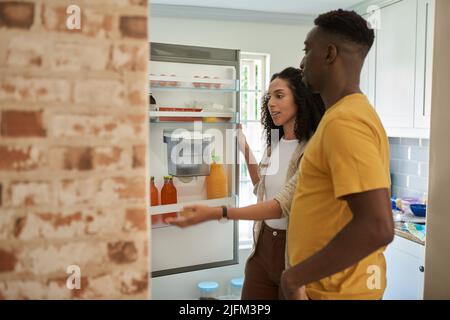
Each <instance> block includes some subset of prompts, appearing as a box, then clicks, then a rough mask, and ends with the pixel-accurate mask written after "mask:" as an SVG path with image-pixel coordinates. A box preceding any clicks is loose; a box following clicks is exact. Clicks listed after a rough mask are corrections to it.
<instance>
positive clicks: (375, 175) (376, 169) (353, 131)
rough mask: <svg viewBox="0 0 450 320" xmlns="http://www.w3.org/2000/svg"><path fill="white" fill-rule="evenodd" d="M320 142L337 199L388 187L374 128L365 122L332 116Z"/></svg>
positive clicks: (387, 172) (387, 173) (386, 174)
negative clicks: (332, 118)
mask: <svg viewBox="0 0 450 320" xmlns="http://www.w3.org/2000/svg"><path fill="white" fill-rule="evenodd" d="M322 143H323V145H322V147H323V150H324V156H325V161H326V164H327V165H328V168H329V170H330V173H331V179H332V183H333V188H334V195H335V197H336V198H340V197H342V196H345V195H349V194H353V193H361V192H365V191H369V190H375V189H383V188H389V187H390V182H389V171H388V170H386V167H385V166H386V164H385V165H383V160H382V156H381V154H380V150H379V147H378V146H377V138H376V136H375V130H372V129H371V127H370V126H369V125H368V124H366V123H363V122H361V121H358V120H356V119H334V120H332V121H331V122H330V123H328V124H327V126H326V128H325V130H324V133H323V141H322Z"/></svg>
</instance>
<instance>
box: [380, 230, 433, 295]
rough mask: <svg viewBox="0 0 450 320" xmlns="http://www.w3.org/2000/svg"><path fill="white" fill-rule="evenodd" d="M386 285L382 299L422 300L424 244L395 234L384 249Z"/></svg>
mask: <svg viewBox="0 0 450 320" xmlns="http://www.w3.org/2000/svg"><path fill="white" fill-rule="evenodd" d="M384 254H385V257H386V265H387V287H386V291H385V293H384V297H383V299H384V300H422V299H423V283H424V263H425V246H423V245H421V244H418V243H415V242H413V241H410V240H407V239H405V238H402V237H399V236H395V238H394V241H393V242H392V243H391V244H390V245H389V246H388V248H387V249H386V251H385V253H384Z"/></svg>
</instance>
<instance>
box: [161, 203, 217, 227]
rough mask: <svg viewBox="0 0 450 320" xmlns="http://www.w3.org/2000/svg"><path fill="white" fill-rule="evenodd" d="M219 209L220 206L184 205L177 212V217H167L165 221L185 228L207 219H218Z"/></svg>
mask: <svg viewBox="0 0 450 320" xmlns="http://www.w3.org/2000/svg"><path fill="white" fill-rule="evenodd" d="M221 210H222V209H221V208H214V207H208V206H204V205H192V206H186V207H184V208H183V210H182V211H181V212H180V213H179V216H178V217H176V218H174V217H170V218H167V219H166V220H165V222H166V223H168V224H172V225H175V226H177V227H180V228H185V227H189V226H192V225H196V224H199V223H202V222H205V221H208V220H216V219H217V220H218V219H220V217H221V214H222V211H221Z"/></svg>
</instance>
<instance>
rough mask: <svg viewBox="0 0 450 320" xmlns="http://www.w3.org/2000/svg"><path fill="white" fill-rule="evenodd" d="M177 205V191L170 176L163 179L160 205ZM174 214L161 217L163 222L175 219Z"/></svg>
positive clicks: (175, 214)
mask: <svg viewBox="0 0 450 320" xmlns="http://www.w3.org/2000/svg"><path fill="white" fill-rule="evenodd" d="M175 203H177V189H176V188H175V186H174V184H173V179H172V177H171V176H165V177H164V186H163V187H162V189H161V204H162V205H165V204H175ZM176 216H177V213H176V212H169V213H165V214H163V216H162V219H163V221H165V220H166V219H167V218H169V217H176Z"/></svg>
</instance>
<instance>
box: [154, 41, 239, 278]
mask: <svg viewBox="0 0 450 320" xmlns="http://www.w3.org/2000/svg"><path fill="white" fill-rule="evenodd" d="M150 60H151V63H150V75H149V84H150V92H151V93H152V96H153V97H154V99H155V100H156V107H155V106H152V107H151V109H150V111H149V112H150V129H149V130H150V132H149V135H150V147H149V152H150V155H149V156H150V176H153V177H154V181H155V185H156V187H157V188H158V191H159V205H158V206H151V207H150V210H149V212H150V215H151V216H152V219H151V220H152V230H151V239H152V260H151V261H152V276H153V277H156V276H164V275H169V274H175V273H180V272H189V271H194V270H200V269H206V268H212V267H219V266H224V265H230V264H234V263H237V262H238V261H237V260H238V258H237V241H238V239H237V236H238V232H237V222H233V221H228V222H226V223H219V222H218V221H210V222H207V223H203V224H200V225H196V226H193V227H189V228H185V229H180V228H177V227H174V226H169V225H167V224H165V223H164V222H163V220H164V219H163V218H164V215H165V214H168V213H177V214H179V211H180V210H181V209H182V208H183V207H184V206H185V205H187V204H193V203H197V204H205V205H210V206H221V205H226V206H229V207H234V206H236V204H237V203H238V202H237V194H238V182H239V177H238V174H239V166H238V163H237V159H238V153H237V139H236V137H235V134H236V125H237V122H238V120H239V79H238V78H239V51H238V50H228V49H214V48H202V47H191V46H180V45H171V44H160V43H151V57H150ZM180 133H181V134H180ZM186 133H187V134H188V135H189V136H192V137H193V136H196V137H197V136H198V137H210V138H209V139H212V142H211V143H210V145H208V148H204V146H205V144H204V145H203V149H202V145H201V143H200V150H197V151H196V149H195V147H193V148H192V149H189V150H190V151H189V150H187V151H186V150H184V154H183V156H184V157H187V158H189V157H191V156H192V159H194V158H195V161H197V160H199V159H200V161H203V165H204V164H205V161H211V159H210V158H212V156H213V155H214V156H215V160H216V162H217V163H220V164H223V168H224V169H225V173H226V177H227V185H228V190H227V195H226V196H223V197H220V198H213V199H208V197H207V182H206V176H205V175H197V174H198V173H200V171H197V172H196V170H195V168H194V169H192V168H191V167H189V166H187V167H186V166H185V167H184V168H182V169H180V170H179V171H177V172H176V173H175V174H173V173H174V172H173V166H174V165H173V164H172V175H173V176H174V177H173V183H174V185H175V188H176V191H177V203H176V204H169V205H167V204H166V205H161V189H162V186H163V184H164V176H167V175H169V174H171V172H170V171H171V169H170V166H169V161H171V163H175V161H173V159H174V156H173V155H174V154H175V155H178V153H177V152H178V151H177V152H175V153H174V152H173V151H172V152H170V154H168V150H169V145H168V143H167V141H165V139H169V140H170V139H175V138H176V137H185V136H186ZM194 133H195V135H194ZM185 141H186V140H185ZM177 150H178V149H177ZM168 155H169V156H170V157H168ZM217 157H218V158H217ZM208 158H209V159H208ZM170 159H172V160H170ZM183 159H184V158H183ZM196 163H197V162H196ZM180 167H181V166H180ZM194 167H195V166H194ZM177 168H178V167H177ZM203 168H204V167H203ZM207 168H208V171H209V163H208V166H207ZM190 171H192V172H190ZM177 173H178V176H177ZM158 216H159V217H162V218H158Z"/></svg>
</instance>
